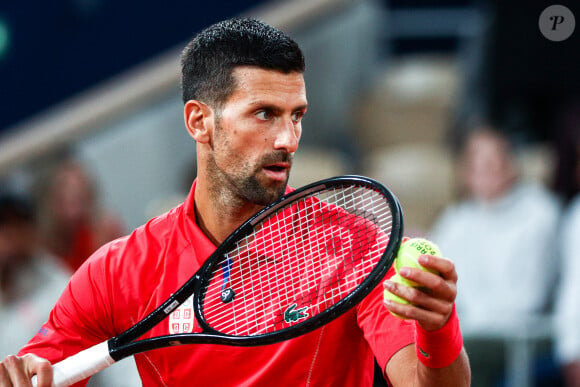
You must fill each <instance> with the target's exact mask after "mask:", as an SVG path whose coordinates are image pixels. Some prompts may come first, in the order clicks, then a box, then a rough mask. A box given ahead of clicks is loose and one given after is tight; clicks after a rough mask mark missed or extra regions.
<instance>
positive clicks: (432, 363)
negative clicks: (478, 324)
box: [415, 305, 463, 368]
mask: <svg viewBox="0 0 580 387" xmlns="http://www.w3.org/2000/svg"><path fill="white" fill-rule="evenodd" d="M462 348H463V336H462V335H461V329H460V328H459V318H458V317H457V312H456V310H455V305H453V311H452V312H451V315H450V316H449V319H447V322H446V323H445V325H443V327H441V328H440V329H437V330H435V331H428V330H425V329H424V328H422V327H421V326H420V325H419V324H417V323H416V324H415V351H416V353H417V357H418V358H419V361H420V362H421V363H423V364H424V365H425V366H427V367H430V368H443V367H447V366H448V365H450V364H451V363H453V362H454V361H455V359H457V357H458V356H459V353H460V352H461V349H462Z"/></svg>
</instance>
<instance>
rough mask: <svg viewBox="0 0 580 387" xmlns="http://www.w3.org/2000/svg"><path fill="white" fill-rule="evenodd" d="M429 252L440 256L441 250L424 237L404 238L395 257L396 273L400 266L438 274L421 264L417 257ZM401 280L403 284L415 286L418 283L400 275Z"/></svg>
mask: <svg viewBox="0 0 580 387" xmlns="http://www.w3.org/2000/svg"><path fill="white" fill-rule="evenodd" d="M423 254H429V255H435V256H438V257H440V256H442V254H441V251H440V250H439V247H437V245H436V244H435V243H433V242H431V241H429V240H427V239H424V238H411V239H408V240H406V241H405V242H403V243H402V244H401V246H400V247H399V251H398V253H397V258H395V271H396V272H397V274H398V273H399V270H400V269H401V268H402V267H412V268H417V269H421V270H424V271H428V272H430V273H434V274H438V272H437V271H436V270H433V269H430V268H426V267H424V266H422V265H421V264H420V263H419V262H418V261H417V259H418V258H419V256H420V255H423ZM401 282H402V283H403V284H404V285H407V286H412V287H416V286H418V285H419V284H418V283H416V282H414V281H411V280H409V279H407V278H404V277H401Z"/></svg>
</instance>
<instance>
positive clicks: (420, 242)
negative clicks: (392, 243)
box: [383, 238, 442, 318]
mask: <svg viewBox="0 0 580 387" xmlns="http://www.w3.org/2000/svg"><path fill="white" fill-rule="evenodd" d="M423 254H428V255H435V256H438V257H441V256H442V254H441V251H440V250H439V248H438V247H437V245H436V244H434V243H433V242H431V241H428V240H427V239H423V238H411V239H407V240H405V241H404V242H403V243H401V246H400V247H399V251H398V253H397V257H396V258H395V271H396V274H395V275H394V276H392V277H391V278H390V280H391V281H393V282H395V283H398V284H402V285H405V286H410V287H417V286H419V284H417V283H416V282H414V281H411V280H409V279H407V278H404V277H403V276H401V275H400V274H399V270H400V269H401V268H402V267H411V268H418V269H421V270H425V271H428V272H430V273H435V274H438V273H437V271H436V270H433V269H430V268H427V267H424V266H422V265H421V264H420V263H419V262H418V258H419V256H420V255H423ZM383 296H384V298H385V299H386V300H391V301H394V302H397V303H399V304H404V305H407V304H410V302H409V301H408V300H406V299H404V298H402V297H399V296H397V295H396V294H393V293H391V292H390V291H388V290H386V289H385V290H384V292H383ZM391 314H393V315H394V316H395V317H399V318H403V317H402V316H399V315H398V314H396V313H393V312H391Z"/></svg>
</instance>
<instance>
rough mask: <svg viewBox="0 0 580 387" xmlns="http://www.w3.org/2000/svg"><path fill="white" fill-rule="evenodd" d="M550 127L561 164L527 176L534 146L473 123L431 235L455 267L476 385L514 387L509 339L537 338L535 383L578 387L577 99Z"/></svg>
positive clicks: (579, 194) (579, 235)
mask: <svg viewBox="0 0 580 387" xmlns="http://www.w3.org/2000/svg"><path fill="white" fill-rule="evenodd" d="M552 129H553V130H552V131H551V134H552V138H551V140H550V142H549V143H548V144H547V146H548V147H549V148H550V151H551V153H552V154H553V155H554V158H555V162H554V168H553V169H549V170H548V172H549V173H548V176H547V179H546V181H542V180H540V179H530V178H526V177H525V176H524V175H523V173H522V167H523V165H522V164H521V160H520V159H518V157H517V156H518V153H519V152H520V151H521V148H522V146H523V147H525V146H528V145H529V144H523V145H522V144H519V143H518V141H516V140H515V139H514V138H513V136H510V134H509V133H507V132H506V131H502V128H501V127H499V126H497V125H494V124H491V123H483V122H482V123H479V124H477V125H474V126H472V127H470V128H466V130H465V131H463V132H462V135H461V136H460V137H461V138H458V139H456V140H458V141H457V149H456V151H457V152H456V154H455V157H454V160H455V173H456V182H457V197H456V198H455V199H454V200H453V202H452V203H451V204H450V205H448V206H447V207H446V208H445V209H444V210H443V211H442V212H441V214H440V215H439V217H438V219H437V220H436V221H435V223H434V224H433V226H432V227H431V229H430V230H429V231H428V232H427V234H428V235H429V236H430V238H431V239H432V240H433V241H435V242H436V243H438V244H439V247H440V248H441V250H442V251H443V252H444V254H445V255H446V256H447V257H449V258H451V259H453V260H454V262H455V263H456V267H457V271H458V275H459V284H458V286H459V288H458V298H457V310H458V314H459V316H460V319H461V323H462V326H463V327H464V329H465V331H466V349H467V351H468V353H469V354H470V360H471V362H472V367H473V385H474V386H503V385H514V384H512V383H513V382H514V381H513V380H510V377H512V376H513V375H511V376H510V375H508V374H507V370H506V363H507V362H509V360H508V358H507V357H508V355H509V354H508V353H507V352H508V351H509V349H508V346H506V342H509V340H512V341H513V342H516V341H517V340H520V342H523V341H525V340H529V342H530V343H531V345H530V346H529V347H527V348H532V349H533V350H532V351H531V355H530V358H529V359H528V361H529V362H530V364H529V365H528V366H529V373H530V375H529V378H530V380H531V383H532V384H531V385H534V386H566V387H573V386H576V387H577V386H580V334H579V333H578V330H577V327H576V323H577V322H578V321H579V320H580V297H578V295H579V294H580V254H579V252H578V249H577V247H576V246H577V242H578V241H580V104H578V103H571V104H569V105H566V106H564V107H563V109H562V112H561V114H560V115H559V116H558V117H557V119H556V120H555V123H554V127H553V128H552ZM510 336H511V337H512V338H513V339H512V338H510Z"/></svg>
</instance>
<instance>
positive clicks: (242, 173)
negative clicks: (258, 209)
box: [207, 120, 293, 208]
mask: <svg viewBox="0 0 580 387" xmlns="http://www.w3.org/2000/svg"><path fill="white" fill-rule="evenodd" d="M215 125H216V126H215V128H216V132H215V133H216V134H217V135H218V136H219V135H222V136H223V134H224V132H223V131H224V129H223V128H222V126H221V123H220V122H219V120H216V123H215ZM223 143H224V144H225V145H226V146H224V148H227V143H228V141H227V139H225V141H224V142H223ZM292 159H293V155H292V154H290V153H288V152H285V151H282V150H278V151H274V152H272V153H269V154H267V155H264V156H263V157H261V158H260V160H259V161H258V162H257V163H256V164H255V165H250V164H249V163H248V162H244V163H238V164H237V165H236V168H237V169H235V170H233V172H227V171H225V170H223V169H222V168H220V167H219V166H218V164H217V162H216V159H215V148H214V153H211V154H210V155H209V159H208V164H207V165H208V176H210V178H211V179H212V183H211V187H212V189H211V191H212V194H213V195H215V197H216V199H217V200H219V201H220V202H221V203H222V204H224V205H225V206H227V207H230V208H231V207H237V208H242V207H243V206H244V205H246V204H247V203H252V204H255V205H258V206H266V205H268V204H270V203H272V202H273V201H274V200H276V199H278V198H279V197H281V196H282V195H284V192H285V191H286V186H287V184H288V178H289V176H287V177H286V179H285V180H284V181H283V182H274V183H272V184H269V185H268V184H267V182H266V183H264V182H261V181H260V179H259V174H260V173H261V172H262V169H263V167H264V166H265V165H270V164H274V163H278V162H284V163H289V164H290V165H292Z"/></svg>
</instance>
